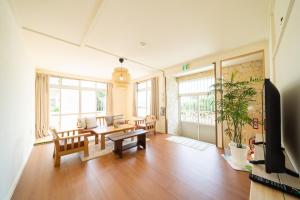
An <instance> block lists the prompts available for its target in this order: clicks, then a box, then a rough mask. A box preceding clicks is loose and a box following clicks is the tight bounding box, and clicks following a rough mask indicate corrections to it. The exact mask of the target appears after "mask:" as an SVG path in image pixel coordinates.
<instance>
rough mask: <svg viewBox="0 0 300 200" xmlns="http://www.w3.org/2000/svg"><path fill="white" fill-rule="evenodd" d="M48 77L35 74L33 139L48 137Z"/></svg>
mask: <svg viewBox="0 0 300 200" xmlns="http://www.w3.org/2000/svg"><path fill="white" fill-rule="evenodd" d="M48 80H49V77H48V75H45V74H38V73H37V74H36V78H35V137H36V138H42V137H46V136H48V135H49V134H48V128H49V81H48Z"/></svg>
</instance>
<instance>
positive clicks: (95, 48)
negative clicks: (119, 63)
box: [85, 45, 162, 71]
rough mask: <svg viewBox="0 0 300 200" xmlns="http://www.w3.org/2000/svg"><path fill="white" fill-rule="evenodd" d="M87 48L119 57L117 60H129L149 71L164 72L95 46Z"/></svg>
mask: <svg viewBox="0 0 300 200" xmlns="http://www.w3.org/2000/svg"><path fill="white" fill-rule="evenodd" d="M85 47H87V48H90V49H93V50H95V51H99V52H102V53H105V54H109V55H111V56H115V57H117V58H124V59H125V60H128V61H130V62H133V63H135V64H138V65H141V66H144V67H145V68H148V69H150V70H152V71H162V70H161V69H159V68H156V67H153V66H150V65H147V64H144V63H141V62H139V61H136V60H133V59H130V58H127V57H123V56H120V55H117V54H114V53H111V52H108V51H106V50H103V49H99V48H97V47H94V46H91V45H85Z"/></svg>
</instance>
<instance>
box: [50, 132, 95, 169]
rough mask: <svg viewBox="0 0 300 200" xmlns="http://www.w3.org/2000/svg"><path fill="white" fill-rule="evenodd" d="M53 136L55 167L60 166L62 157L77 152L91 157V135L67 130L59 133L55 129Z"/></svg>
mask: <svg viewBox="0 0 300 200" xmlns="http://www.w3.org/2000/svg"><path fill="white" fill-rule="evenodd" d="M51 132H52V134H53V142H54V152H53V158H55V164H54V165H55V167H58V166H60V157H61V156H64V155H68V154H72V153H76V152H81V151H83V152H84V156H88V155H89V147H88V144H89V141H88V138H87V137H88V136H91V134H90V133H80V132H79V129H74V130H66V131H60V132H57V131H56V130H55V129H52V130H51Z"/></svg>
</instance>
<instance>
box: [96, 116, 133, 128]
mask: <svg viewBox="0 0 300 200" xmlns="http://www.w3.org/2000/svg"><path fill="white" fill-rule="evenodd" d="M115 116H122V118H123V119H124V122H125V124H128V122H129V120H127V119H125V118H124V116H123V115H112V117H115ZM105 117H106V116H100V117H96V119H97V123H98V125H99V126H107V122H106V119H105Z"/></svg>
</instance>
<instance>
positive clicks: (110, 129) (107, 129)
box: [81, 124, 135, 149]
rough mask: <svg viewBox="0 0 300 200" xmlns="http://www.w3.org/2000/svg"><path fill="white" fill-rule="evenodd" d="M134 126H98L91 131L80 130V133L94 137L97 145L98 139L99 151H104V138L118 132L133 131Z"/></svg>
mask: <svg viewBox="0 0 300 200" xmlns="http://www.w3.org/2000/svg"><path fill="white" fill-rule="evenodd" d="M134 129H135V126H134V125H131V124H122V125H119V127H114V126H98V127H96V128H92V129H82V130H81V132H82V133H86V132H90V133H91V134H92V136H95V143H96V144H98V137H99V136H100V140H101V149H105V136H106V135H109V134H113V133H118V132H127V131H131V130H134Z"/></svg>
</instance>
